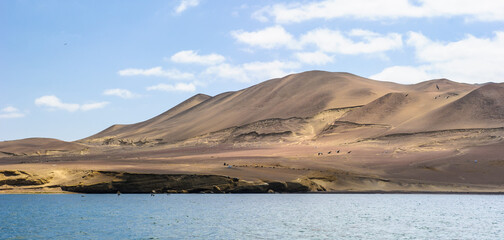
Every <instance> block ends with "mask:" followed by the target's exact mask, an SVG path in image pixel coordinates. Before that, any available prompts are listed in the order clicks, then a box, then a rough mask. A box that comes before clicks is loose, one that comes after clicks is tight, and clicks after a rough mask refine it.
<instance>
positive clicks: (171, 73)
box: [118, 67, 194, 79]
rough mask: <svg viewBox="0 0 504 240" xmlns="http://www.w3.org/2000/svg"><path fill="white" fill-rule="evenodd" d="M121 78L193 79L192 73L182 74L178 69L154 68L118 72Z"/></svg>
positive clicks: (128, 69) (129, 69)
mask: <svg viewBox="0 0 504 240" xmlns="http://www.w3.org/2000/svg"><path fill="white" fill-rule="evenodd" d="M118 74H119V75H121V76H155V77H166V78H171V79H192V78H194V75H193V74H192V73H185V72H181V71H179V70H177V69H163V68H162V67H153V68H149V69H141V68H127V69H123V70H120V71H118Z"/></svg>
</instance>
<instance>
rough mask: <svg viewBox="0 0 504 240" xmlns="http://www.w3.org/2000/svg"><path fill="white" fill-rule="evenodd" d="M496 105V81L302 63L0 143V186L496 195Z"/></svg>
mask: <svg viewBox="0 0 504 240" xmlns="http://www.w3.org/2000/svg"><path fill="white" fill-rule="evenodd" d="M503 106H504V84H502V83H501V84H496V83H488V84H474V85H471V84H465V83H457V82H454V81H451V80H447V79H434V80H429V81H425V82H421V83H417V84H412V85H402V84H397V83H391V82H382V81H375V80H371V79H367V78H363V77H359V76H356V75H352V74H349V73H332V72H323V71H309V72H304V73H299V74H292V75H289V76H286V77H283V78H277V79H271V80H268V81H265V82H262V83H259V84H257V85H254V86H251V87H249V88H246V89H243V90H239V91H234V92H225V93H222V94H219V95H217V96H213V97H211V96H208V95H204V94H197V95H195V96H193V97H191V98H189V99H187V100H186V101H184V102H182V103H180V104H179V105H177V106H175V107H174V108H172V109H169V110H168V111H166V112H164V113H162V114H160V115H158V116H156V117H154V118H151V119H148V120H146V121H143V122H140V123H135V124H128V125H114V126H111V127H109V128H107V129H105V130H103V131H102V132H99V133H97V134H95V135H92V136H90V137H88V138H85V139H82V140H79V141H76V142H73V143H68V142H63V141H59V140H55V139H25V140H19V141H11V142H2V143H0V151H1V152H2V153H0V166H1V168H0V193H1V192H12V191H20V192H30V191H34V189H38V190H37V191H42V192H54V191H56V192H61V191H75V192H100V193H105V192H106V193H115V192H117V191H121V192H150V191H152V190H155V191H158V192H272V191H273V192H299V191H332V192H376V191H378V192H397V191H399V192H404V191H407V192H454V191H455V192H498V193H504V182H503V181H502V171H504V160H502V147H503V145H504V107H503ZM2 169H3V170H2ZM2 184H6V186H5V185H4V186H2Z"/></svg>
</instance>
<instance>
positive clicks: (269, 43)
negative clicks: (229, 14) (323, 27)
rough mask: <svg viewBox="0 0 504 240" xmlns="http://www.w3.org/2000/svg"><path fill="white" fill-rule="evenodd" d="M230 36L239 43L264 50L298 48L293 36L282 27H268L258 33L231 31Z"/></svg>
mask: <svg viewBox="0 0 504 240" xmlns="http://www.w3.org/2000/svg"><path fill="white" fill-rule="evenodd" d="M231 35H232V36H233V37H234V38H235V39H236V40H237V41H238V42H241V43H245V44H248V45H250V46H254V47H261V48H266V49H272V48H278V47H287V48H299V46H298V43H297V41H296V39H295V38H294V36H292V35H291V34H290V33H288V32H287V31H286V30H285V29H284V28H283V27H282V26H273V27H268V28H265V29H262V30H258V31H252V32H247V31H243V30H237V31H232V32H231Z"/></svg>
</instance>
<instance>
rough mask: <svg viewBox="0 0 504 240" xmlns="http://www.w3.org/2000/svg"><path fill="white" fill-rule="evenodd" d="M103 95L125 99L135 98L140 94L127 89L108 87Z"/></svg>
mask: <svg viewBox="0 0 504 240" xmlns="http://www.w3.org/2000/svg"><path fill="white" fill-rule="evenodd" d="M103 95H108V96H118V97H121V98H124V99H129V98H135V97H138V96H139V95H138V94H135V93H132V92H131V91H129V90H127V89H120V88H114V89H107V90H105V91H103Z"/></svg>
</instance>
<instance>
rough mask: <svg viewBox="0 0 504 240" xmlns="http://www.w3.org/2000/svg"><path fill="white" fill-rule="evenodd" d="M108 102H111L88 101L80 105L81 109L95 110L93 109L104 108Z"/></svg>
mask: <svg viewBox="0 0 504 240" xmlns="http://www.w3.org/2000/svg"><path fill="white" fill-rule="evenodd" d="M108 104H109V103H108V102H97V103H86V104H82V105H80V108H79V109H80V110H82V111H89V110H93V109H100V108H104V107H105V106H107V105H108Z"/></svg>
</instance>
